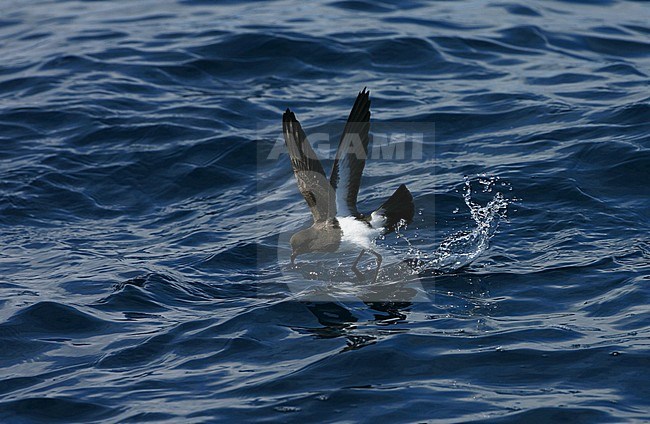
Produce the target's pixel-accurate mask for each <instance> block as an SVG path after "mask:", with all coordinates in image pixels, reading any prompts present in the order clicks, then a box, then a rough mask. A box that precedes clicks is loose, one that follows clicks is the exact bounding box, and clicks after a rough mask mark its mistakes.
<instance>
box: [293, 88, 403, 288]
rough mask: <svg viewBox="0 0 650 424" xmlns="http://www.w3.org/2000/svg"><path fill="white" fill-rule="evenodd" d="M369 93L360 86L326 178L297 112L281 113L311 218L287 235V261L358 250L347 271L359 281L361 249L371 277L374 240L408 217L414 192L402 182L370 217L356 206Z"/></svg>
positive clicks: (367, 127) (363, 161) (365, 150)
mask: <svg viewBox="0 0 650 424" xmlns="http://www.w3.org/2000/svg"><path fill="white" fill-rule="evenodd" d="M369 94H370V92H369V91H367V90H366V89H365V88H364V89H363V91H361V92H360V93H359V95H358V96H357V100H356V101H355V102H354V106H353V107H352V111H351V112H350V116H349V117H348V121H347V123H346V124H345V129H344V131H343V135H342V136H341V141H340V142H339V146H338V149H337V151H336V157H335V159H334V166H333V168H332V174H331V176H330V178H329V181H328V179H327V177H326V176H325V171H324V170H323V165H322V164H321V162H320V160H319V159H318V157H317V156H316V153H315V152H314V150H313V149H312V147H311V145H310V144H309V141H308V140H307V136H306V135H305V132H304V131H303V129H302V127H301V126H300V122H298V120H297V119H296V115H294V113H293V112H291V111H290V110H289V109H287V110H286V112H285V113H284V115H283V116H282V127H283V132H284V141H285V143H286V145H287V149H288V151H289V156H290V158H291V166H292V167H293V172H294V174H295V175H296V180H297V182H298V189H299V190H300V193H301V194H302V195H303V196H304V198H305V200H306V201H307V205H309V208H310V209H311V213H312V215H313V218H314V223H313V224H312V225H311V227H309V228H306V229H303V230H300V231H298V232H297V233H295V234H294V235H293V236H291V264H292V265H293V264H294V263H295V259H296V257H297V256H298V255H302V254H304V253H315V252H343V251H350V250H356V249H361V251H360V253H359V256H357V258H356V259H355V261H354V263H353V265H352V271H354V273H355V275H356V276H357V278H359V279H360V280H361V279H362V278H363V274H361V272H360V271H359V270H358V268H357V264H358V263H359V260H360V259H361V257H362V256H363V254H364V252H366V251H368V252H370V253H372V254H373V255H375V257H376V258H377V269H376V271H375V275H374V281H376V280H377V276H378V274H379V268H380V267H381V261H382V257H381V255H380V254H379V253H377V252H376V251H375V250H374V249H372V242H373V240H374V239H375V238H376V237H377V236H379V235H380V234H386V233H389V232H391V231H393V230H395V229H396V227H397V226H398V225H401V224H403V223H409V222H411V220H412V219H413V213H414V209H415V207H414V205H413V196H411V193H410V192H409V190H408V189H407V188H406V186H405V185H404V184H402V185H400V186H399V188H398V189H397V190H396V191H395V193H393V195H392V196H390V198H389V199H388V200H386V201H385V202H384V203H383V204H382V205H381V206H380V207H379V208H378V209H377V210H375V211H374V212H372V213H370V214H369V215H364V214H362V213H359V211H358V210H357V193H358V192H359V185H360V183H361V173H362V172H363V168H364V166H365V164H366V157H367V156H368V141H369V137H368V132H369V130H370V98H369Z"/></svg>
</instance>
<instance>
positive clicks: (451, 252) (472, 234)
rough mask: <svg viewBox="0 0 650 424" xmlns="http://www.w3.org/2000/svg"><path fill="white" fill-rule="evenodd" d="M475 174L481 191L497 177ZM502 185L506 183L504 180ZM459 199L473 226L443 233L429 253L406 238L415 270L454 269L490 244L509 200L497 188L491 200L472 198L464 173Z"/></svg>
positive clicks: (463, 264) (492, 186) (435, 270)
mask: <svg viewBox="0 0 650 424" xmlns="http://www.w3.org/2000/svg"><path fill="white" fill-rule="evenodd" d="M478 177H479V178H478V183H479V184H480V185H482V186H483V189H482V191H483V192H484V193H491V192H492V191H493V190H494V187H495V186H496V184H497V182H498V181H499V177H495V176H487V175H485V174H480V175H479V176H478ZM502 185H503V186H507V184H506V183H502ZM463 199H464V200H465V204H466V205H467V207H468V208H469V211H470V214H471V217H472V220H473V221H474V223H475V224H476V226H475V227H474V228H472V229H470V230H465V231H459V232H456V233H454V234H452V235H450V236H448V237H446V238H445V239H444V240H443V241H442V242H441V243H440V246H438V248H437V249H436V250H435V251H434V253H433V254H432V255H428V254H426V253H423V252H421V251H420V250H419V249H417V248H415V247H413V246H412V245H411V243H410V242H408V240H407V242H408V243H409V246H410V252H412V253H413V254H414V260H413V263H414V269H415V271H417V272H418V273H419V272H424V271H434V272H451V271H455V270H457V269H460V268H462V267H464V266H466V265H469V264H470V263H472V262H473V261H475V260H476V259H477V258H478V257H479V256H481V254H483V252H485V251H486V250H487V249H488V247H489V246H490V239H491V238H492V237H493V236H494V234H495V233H496V230H497V227H498V225H499V221H500V220H501V219H502V218H505V216H506V211H507V207H508V204H509V203H510V201H509V200H508V199H506V197H505V196H504V195H503V194H502V193H501V192H496V193H495V195H494V197H493V198H492V200H490V201H489V202H488V203H487V204H486V205H485V206H481V205H480V204H478V203H477V202H475V201H474V200H473V199H472V181H471V179H470V177H468V176H465V184H464V191H463ZM402 237H403V236H402Z"/></svg>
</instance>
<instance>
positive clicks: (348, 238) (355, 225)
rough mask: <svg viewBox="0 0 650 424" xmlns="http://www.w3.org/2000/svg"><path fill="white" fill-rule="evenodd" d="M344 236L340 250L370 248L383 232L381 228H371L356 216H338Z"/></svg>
mask: <svg viewBox="0 0 650 424" xmlns="http://www.w3.org/2000/svg"><path fill="white" fill-rule="evenodd" d="M336 219H337V221H338V222H339V225H340V226H341V231H342V233H343V237H342V238H341V245H340V246H339V250H352V249H355V248H356V249H358V248H362V249H370V248H371V246H372V242H373V241H374V240H375V239H376V238H377V237H378V236H379V235H380V234H381V228H371V227H370V226H368V224H366V223H365V222H361V221H357V220H356V219H355V218H354V217H351V216H346V217H343V218H340V217H337V218H336Z"/></svg>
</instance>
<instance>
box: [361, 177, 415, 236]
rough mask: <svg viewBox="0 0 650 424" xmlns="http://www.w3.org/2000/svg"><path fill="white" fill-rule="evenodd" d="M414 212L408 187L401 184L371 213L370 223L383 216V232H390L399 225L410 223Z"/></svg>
mask: <svg viewBox="0 0 650 424" xmlns="http://www.w3.org/2000/svg"><path fill="white" fill-rule="evenodd" d="M414 214H415V205H414V204H413V196H412V195H411V192H410V191H409V189H408V188H406V186H405V185H404V184H402V185H401V186H399V188H398V189H397V190H395V193H393V195H392V196H390V197H389V198H388V200H386V201H385V202H384V203H383V204H382V205H381V206H380V207H379V208H378V209H377V210H376V211H374V212H373V213H372V214H371V225H372V224H374V221H375V219H377V218H383V219H381V221H382V222H381V225H382V227H384V231H385V233H390V232H391V231H394V230H395V228H397V227H398V226H399V225H403V224H408V223H410V222H411V221H412V220H413V215H414ZM373 227H374V225H373Z"/></svg>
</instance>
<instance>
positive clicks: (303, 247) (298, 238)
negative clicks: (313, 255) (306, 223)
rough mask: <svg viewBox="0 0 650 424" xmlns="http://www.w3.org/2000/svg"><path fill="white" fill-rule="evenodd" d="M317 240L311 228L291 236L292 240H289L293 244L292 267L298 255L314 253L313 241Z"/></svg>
mask: <svg viewBox="0 0 650 424" xmlns="http://www.w3.org/2000/svg"><path fill="white" fill-rule="evenodd" d="M315 238H316V235H315V234H314V230H313V229H312V228H311V227H310V228H305V229H304V230H300V231H298V232H297V233H295V234H294V235H292V236H291V239H290V240H289V241H290V243H291V265H293V264H294V263H295V261H296V257H298V255H302V254H303V253H310V252H313V251H314V249H313V247H312V241H313V240H314V239H315Z"/></svg>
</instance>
